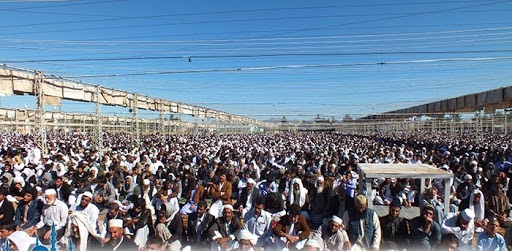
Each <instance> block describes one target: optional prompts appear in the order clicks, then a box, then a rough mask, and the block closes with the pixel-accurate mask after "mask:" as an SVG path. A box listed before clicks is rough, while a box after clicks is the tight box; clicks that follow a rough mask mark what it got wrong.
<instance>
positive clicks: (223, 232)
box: [208, 205, 243, 251]
mask: <svg viewBox="0 0 512 251" xmlns="http://www.w3.org/2000/svg"><path fill="white" fill-rule="evenodd" d="M242 228H243V226H242V222H240V219H238V217H236V216H235V215H234V214H233V206H231V205H225V206H224V208H223V209H222V217H219V218H217V219H216V220H215V222H214V223H213V225H212V226H211V227H210V229H209V230H208V235H209V236H210V238H211V239H212V240H213V243H212V250H219V251H220V250H223V251H226V250H233V249H234V248H235V247H236V240H235V239H236V237H235V234H236V232H237V231H239V230H241V229H242Z"/></svg>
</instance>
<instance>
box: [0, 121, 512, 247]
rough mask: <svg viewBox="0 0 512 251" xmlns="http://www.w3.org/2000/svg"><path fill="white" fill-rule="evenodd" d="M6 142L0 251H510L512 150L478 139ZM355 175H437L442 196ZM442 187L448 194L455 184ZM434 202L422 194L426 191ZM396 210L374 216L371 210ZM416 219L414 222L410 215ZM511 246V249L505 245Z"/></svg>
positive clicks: (1, 162)
mask: <svg viewBox="0 0 512 251" xmlns="http://www.w3.org/2000/svg"><path fill="white" fill-rule="evenodd" d="M47 138H48V141H47V148H48V150H47V153H42V151H41V149H40V148H39V147H38V146H37V145H36V144H35V143H34V137H33V135H27V134H18V133H3V134H0V147H1V149H0V171H1V174H0V177H1V178H0V181H1V186H0V249H1V250H7V249H9V250H19V251H27V250H30V247H32V246H33V245H34V244H35V243H36V241H35V240H36V239H37V241H38V242H39V243H42V244H44V245H50V240H52V238H53V239H56V240H57V241H58V245H59V246H60V248H63V249H68V248H69V246H70V245H72V249H73V250H78V251H85V250H96V249H98V250H116V251H123V250H159V251H163V250H170V251H174V250H222V251H228V250H320V251H324V250H332V251H334V250H507V246H508V250H510V247H511V246H512V227H509V226H510V225H512V219H510V217H509V216H510V214H509V213H510V200H511V199H512V189H509V187H511V182H510V180H511V179H510V177H511V176H512V169H511V166H512V145H511V143H512V139H511V137H510V135H508V134H491V133H483V134H479V135H477V134H475V133H474V132H471V131H464V132H458V133H449V132H443V131H409V132H392V133H391V132H375V133H371V134H370V133H368V134H367V135H347V134H342V133H336V132H295V133H289V132H283V133H274V134H232V135H230V134H226V135H223V134H194V135H192V134H191V135H168V136H162V135H145V136H142V138H141V140H140V142H141V143H140V145H134V144H131V143H130V142H134V140H133V136H132V135H130V134H123V133H118V134H107V133H105V134H104V135H103V147H101V148H100V149H98V148H96V146H95V145H94V144H93V142H94V140H93V139H92V135H87V134H82V133H52V134H49V135H47ZM359 163H394V164H397V165H400V164H406V163H407V164H419V163H424V164H429V165H432V166H435V167H437V168H440V169H443V170H445V171H446V172H449V173H452V174H453V178H452V179H451V180H450V182H449V184H450V191H451V192H452V193H451V196H450V203H449V205H450V208H449V211H450V213H448V214H445V213H444V208H443V206H444V204H445V203H444V201H443V199H444V197H443V196H439V195H440V192H441V191H445V188H444V187H443V186H444V185H445V182H443V181H442V180H437V179H427V180H426V183H425V184H420V180H419V179H414V178H410V179H387V178H379V179H374V180H371V181H370V184H372V185H371V187H367V188H366V190H365V191H364V192H362V193H361V192H360V191H358V190H357V189H356V186H357V184H358V182H359V181H360V180H359V179H360V177H359V172H358V171H359V170H358V164H359ZM447 184H448V183H447ZM422 185H423V186H424V187H425V188H426V189H425V191H424V192H423V193H422V192H421V191H420V187H423V186H422ZM370 200H371V202H372V203H371V204H374V205H383V206H387V207H388V208H389V213H388V214H386V215H378V214H377V212H376V211H375V210H373V209H372V208H369V207H368V204H369V201H370ZM411 207H419V208H420V213H419V214H418V215H415V217H414V218H411V219H406V218H404V217H403V216H401V214H400V212H401V210H402V209H403V208H411ZM503 235H505V236H503Z"/></svg>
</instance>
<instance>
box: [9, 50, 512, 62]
mask: <svg viewBox="0 0 512 251" xmlns="http://www.w3.org/2000/svg"><path fill="white" fill-rule="evenodd" d="M505 52H507V53H508V52H512V50H466V51H393V52H354V53H348V52H347V53H275V54H254V55H187V56H141V57H112V58H75V59H26V60H3V61H2V62H3V63H7V64H12V63H48V62H89V61H132V60H161V59H193V58H264V57H294V56H300V57H316V56H368V55H405V54H468V53H469V54H478V53H505Z"/></svg>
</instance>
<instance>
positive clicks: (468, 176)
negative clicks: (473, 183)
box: [464, 174, 473, 180]
mask: <svg viewBox="0 0 512 251" xmlns="http://www.w3.org/2000/svg"><path fill="white" fill-rule="evenodd" d="M464 179H465V180H472V179H473V177H472V176H471V174H466V175H464Z"/></svg>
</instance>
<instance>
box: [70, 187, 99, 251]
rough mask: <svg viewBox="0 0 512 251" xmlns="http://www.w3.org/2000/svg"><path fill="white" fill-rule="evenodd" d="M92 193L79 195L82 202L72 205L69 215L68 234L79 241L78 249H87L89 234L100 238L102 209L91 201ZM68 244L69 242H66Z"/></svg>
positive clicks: (80, 250) (82, 250) (84, 250)
mask: <svg viewBox="0 0 512 251" xmlns="http://www.w3.org/2000/svg"><path fill="white" fill-rule="evenodd" d="M92 197H93V195H92V193H91V192H85V193H83V194H81V195H79V196H78V201H80V204H79V205H77V206H75V207H72V210H71V211H72V213H71V216H70V217H69V221H68V227H67V233H68V234H67V235H68V236H71V237H73V238H74V239H75V240H77V241H78V245H77V248H76V250H78V251H86V250H87V245H88V242H89V235H90V236H91V237H93V238H95V239H97V240H100V239H101V238H100V235H99V232H98V215H99V214H100V210H99V209H98V207H97V206H96V205H94V204H93V203H91V201H92ZM66 244H67V243H66Z"/></svg>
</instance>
